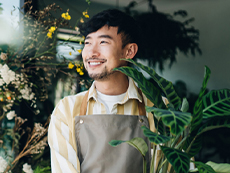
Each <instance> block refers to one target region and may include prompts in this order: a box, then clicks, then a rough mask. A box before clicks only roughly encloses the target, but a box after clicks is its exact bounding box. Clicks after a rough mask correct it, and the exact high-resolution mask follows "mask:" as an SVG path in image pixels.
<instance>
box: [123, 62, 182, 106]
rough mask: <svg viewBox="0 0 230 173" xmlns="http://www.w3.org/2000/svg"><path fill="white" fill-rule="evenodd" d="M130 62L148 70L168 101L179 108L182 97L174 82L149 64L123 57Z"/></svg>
mask: <svg viewBox="0 0 230 173" xmlns="http://www.w3.org/2000/svg"><path fill="white" fill-rule="evenodd" d="M123 60H126V61H128V62H130V63H133V64H134V65H136V66H137V67H140V68H141V69H142V70H144V71H145V72H147V73H148V74H149V75H150V76H151V78H153V80H154V81H155V82H156V83H157V84H158V85H159V87H160V88H161V89H162V91H163V92H164V94H165V96H166V97H167V99H168V101H169V102H170V103H172V104H173V106H174V108H175V110H177V109H178V108H179V107H180V106H181V99H180V97H179V96H178V95H177V93H176V91H175V89H174V87H173V84H172V82H170V81H167V80H166V79H164V78H162V77H161V76H159V75H158V74H157V73H156V72H155V71H154V70H153V69H152V68H150V67H148V66H144V65H142V64H141V63H138V62H135V61H133V60H132V59H123Z"/></svg>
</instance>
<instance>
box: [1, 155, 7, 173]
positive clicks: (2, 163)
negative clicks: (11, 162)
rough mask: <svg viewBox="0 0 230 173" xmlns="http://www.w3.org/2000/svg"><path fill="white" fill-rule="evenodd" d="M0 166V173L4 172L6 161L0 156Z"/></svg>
mask: <svg viewBox="0 0 230 173" xmlns="http://www.w3.org/2000/svg"><path fill="white" fill-rule="evenodd" d="M0 165H1V166H0V172H4V171H5V169H6V167H7V161H6V160H5V159H4V158H3V157H2V156H0Z"/></svg>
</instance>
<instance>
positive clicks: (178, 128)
mask: <svg viewBox="0 0 230 173" xmlns="http://www.w3.org/2000/svg"><path fill="white" fill-rule="evenodd" d="M146 111H147V112H153V113H154V115H155V116H156V117H158V118H162V121H163V123H164V125H166V126H168V127H169V128H170V132H171V133H172V134H174V135H178V134H180V133H181V132H182V131H183V130H184V129H185V127H186V126H188V124H189V123H190V122H191V120H192V116H191V114H190V113H187V112H180V111H171V110H164V109H159V108H154V107H148V106H146Z"/></svg>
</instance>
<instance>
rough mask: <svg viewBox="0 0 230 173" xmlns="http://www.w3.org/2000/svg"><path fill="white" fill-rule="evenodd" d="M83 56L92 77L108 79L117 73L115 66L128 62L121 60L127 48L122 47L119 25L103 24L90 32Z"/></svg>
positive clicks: (86, 39)
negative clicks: (118, 31)
mask: <svg viewBox="0 0 230 173" xmlns="http://www.w3.org/2000/svg"><path fill="white" fill-rule="evenodd" d="M82 57H83V62H84V65H85V68H86V70H87V71H88V74H89V76H90V77H91V78H92V79H94V80H106V79H109V77H111V76H112V75H115V74H116V73H117V72H114V71H112V70H113V68H115V67H120V66H124V65H126V62H124V61H120V59H121V58H125V48H124V49H122V39H121V34H117V27H108V26H103V27H102V28H100V29H99V30H97V31H96V32H92V33H90V34H88V35H87V36H86V38H85V46H84V49H83V51H82Z"/></svg>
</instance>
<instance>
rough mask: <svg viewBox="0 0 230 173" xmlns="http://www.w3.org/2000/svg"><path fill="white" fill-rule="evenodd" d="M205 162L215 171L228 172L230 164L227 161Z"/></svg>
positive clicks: (217, 172)
mask: <svg viewBox="0 0 230 173" xmlns="http://www.w3.org/2000/svg"><path fill="white" fill-rule="evenodd" d="M206 164H207V165H209V166H211V167H212V169H214V170H215V172H216V173H229V170H230V164H227V163H214V162H211V161H209V162H207V163H206Z"/></svg>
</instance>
